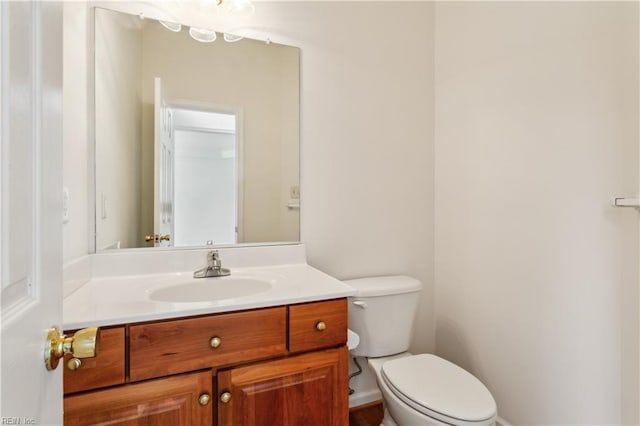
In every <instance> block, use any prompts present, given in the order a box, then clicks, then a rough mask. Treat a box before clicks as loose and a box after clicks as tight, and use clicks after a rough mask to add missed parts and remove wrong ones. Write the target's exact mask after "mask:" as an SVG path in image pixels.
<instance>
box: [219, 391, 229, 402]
mask: <svg viewBox="0 0 640 426" xmlns="http://www.w3.org/2000/svg"><path fill="white" fill-rule="evenodd" d="M229 401H231V392H224V393H222V395H220V402H222V403H224V404H226V403H227V402H229Z"/></svg>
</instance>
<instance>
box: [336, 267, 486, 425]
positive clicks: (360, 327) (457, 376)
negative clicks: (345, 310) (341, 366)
mask: <svg viewBox="0 0 640 426" xmlns="http://www.w3.org/2000/svg"><path fill="white" fill-rule="evenodd" d="M346 283H347V284H348V285H350V286H352V287H354V288H355V289H356V291H357V293H356V295H355V296H354V297H351V298H350V300H349V302H350V303H349V327H350V328H351V329H353V330H354V331H355V332H356V333H357V334H358V335H359V336H360V344H359V345H358V347H357V348H355V349H354V350H353V351H352V355H353V356H362V357H367V360H368V364H369V368H371V369H372V370H373V372H374V373H375V376H376V381H377V384H378V387H379V388H380V391H381V393H382V399H383V402H384V407H385V417H384V420H383V422H382V425H383V426H396V425H399V426H420V425H445V426H446V425H454V426H472V425H473V426H490V425H494V424H495V421H496V418H497V409H496V403H495V400H494V399H493V397H492V395H491V393H490V392H489V390H488V389H487V388H486V387H485V386H484V385H483V384H482V382H480V380H478V379H477V378H476V377H474V376H473V375H472V374H471V373H469V372H467V371H466V370H464V369H462V368H461V367H459V366H457V365H455V364H453V363H451V362H449V361H447V360H445V359H442V358H440V357H437V356H435V355H431V354H419V355H413V354H411V353H409V352H407V349H408V346H409V341H410V337H411V329H412V324H413V318H414V315H415V309H416V307H417V300H418V294H419V291H420V290H421V284H420V282H419V281H417V280H415V279H413V278H410V277H404V276H391V277H375V278H362V279H357V280H349V281H346Z"/></svg>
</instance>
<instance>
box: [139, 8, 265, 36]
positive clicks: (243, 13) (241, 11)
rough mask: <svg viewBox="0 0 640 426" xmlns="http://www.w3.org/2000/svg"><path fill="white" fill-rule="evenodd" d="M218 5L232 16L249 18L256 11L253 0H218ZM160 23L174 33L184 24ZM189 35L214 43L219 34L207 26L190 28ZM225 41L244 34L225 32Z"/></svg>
mask: <svg viewBox="0 0 640 426" xmlns="http://www.w3.org/2000/svg"><path fill="white" fill-rule="evenodd" d="M216 5H217V6H218V7H219V8H221V9H223V10H225V11H226V14H227V15H228V16H229V17H230V18H247V17H249V16H251V15H252V14H253V12H255V7H254V5H253V3H252V2H251V0H217V1H216ZM140 18H141V19H144V16H143V15H142V14H140ZM158 22H160V24H161V25H162V26H163V27H165V28H166V29H168V30H169V31H173V32H174V33H179V32H180V31H181V30H182V25H181V24H179V23H177V22H171V21H158ZM189 35H190V36H191V38H193V39H194V40H196V41H199V42H201V43H212V42H214V41H215V40H216V38H217V35H216V32H215V31H214V30H209V29H206V28H197V27H191V28H189ZM223 38H224V41H226V42H228V43H233V42H236V41H240V40H242V39H243V37H242V36H239V35H234V34H227V33H224V37H223Z"/></svg>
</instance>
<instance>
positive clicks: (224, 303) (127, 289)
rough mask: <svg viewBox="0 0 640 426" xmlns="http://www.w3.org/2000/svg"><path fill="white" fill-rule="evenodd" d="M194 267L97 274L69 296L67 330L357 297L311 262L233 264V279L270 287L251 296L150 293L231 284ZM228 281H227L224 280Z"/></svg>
mask: <svg viewBox="0 0 640 426" xmlns="http://www.w3.org/2000/svg"><path fill="white" fill-rule="evenodd" d="M192 275H193V270H191V271H185V272H172V273H162V274H139V275H118V276H113V277H94V278H92V279H90V280H89V281H88V282H87V283H85V284H84V285H82V286H81V287H79V288H77V289H76V290H75V291H73V292H72V293H71V294H69V295H68V296H67V297H65V298H64V302H63V312H64V314H63V329H65V330H75V329H79V328H83V327H98V326H106V325H116V324H125V323H134V322H141V321H150V320H159V319H166V318H177V317H185V316H191V315H202V314H209V313H220V312H230V311H237V310H244V309H254V308H263V307H269V306H278V305H286V304H292V303H302V302H312V301H318V300H328V299H335V298H340V297H347V296H352V295H354V294H355V290H354V289H353V288H352V287H350V286H348V285H346V284H344V283H342V282H341V281H339V280H337V279H335V278H333V277H331V276H329V275H327V274H325V273H323V272H321V271H319V270H317V269H315V268H313V267H311V266H309V265H308V264H306V263H295V264H287V265H273V266H260V267H244V268H233V267H232V268H231V277H242V276H262V277H266V278H267V279H268V281H269V283H270V288H268V289H266V290H264V291H261V292H259V293H255V294H251V295H248V296H242V297H236V298H227V299H220V300H212V301H197V302H180V303H174V302H159V301H154V300H152V299H151V297H150V295H151V294H152V293H153V292H154V291H157V290H159V289H162V288H166V287H170V286H173V285H176V284H180V283H184V282H196V283H199V284H202V285H203V286H208V285H232V284H233V281H229V280H225V278H224V277H222V278H201V279H197V280H196V279H193V278H192ZM225 281H226V282H225Z"/></svg>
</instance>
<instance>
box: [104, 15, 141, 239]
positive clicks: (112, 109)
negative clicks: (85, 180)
mask: <svg viewBox="0 0 640 426" xmlns="http://www.w3.org/2000/svg"><path fill="white" fill-rule="evenodd" d="M98 13H100V19H99V20H97V22H99V24H98V25H96V26H95V61H96V72H95V100H96V102H95V108H96V110H95V111H96V112H95V114H96V117H98V119H96V121H95V135H96V136H95V140H96V166H97V167H96V199H97V205H98V213H97V215H96V216H97V218H96V247H97V249H98V250H102V249H105V248H114V247H113V245H114V244H116V243H120V244H121V245H122V247H137V246H139V245H140V243H141V242H142V233H143V232H144V231H143V230H141V229H140V228H139V227H138V221H137V220H132V219H134V218H138V217H140V214H141V213H140V208H141V199H140V189H141V186H140V171H139V170H140V167H139V164H140V162H141V159H142V149H141V138H142V127H141V123H142V51H143V50H142V48H143V44H142V36H141V34H140V26H141V24H140V20H139V19H138V18H137V17H135V16H131V15H125V14H120V13H113V12H110V11H103V10H100V11H98ZM103 203H104V211H105V213H106V217H103V215H102V213H103V212H102V210H103V206H102V204H103Z"/></svg>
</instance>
